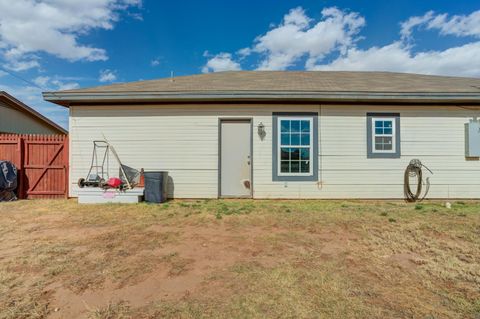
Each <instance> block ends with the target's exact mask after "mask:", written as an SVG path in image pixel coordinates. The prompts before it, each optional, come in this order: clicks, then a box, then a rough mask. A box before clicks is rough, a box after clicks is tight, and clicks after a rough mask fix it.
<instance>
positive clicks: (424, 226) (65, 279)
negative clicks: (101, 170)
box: [0, 200, 480, 318]
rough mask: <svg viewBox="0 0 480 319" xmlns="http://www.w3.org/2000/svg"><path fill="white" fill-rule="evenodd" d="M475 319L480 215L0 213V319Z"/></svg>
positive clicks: (118, 209)
mask: <svg viewBox="0 0 480 319" xmlns="http://www.w3.org/2000/svg"><path fill="white" fill-rule="evenodd" d="M265 317H269V318H480V204H479V203H476V202H454V203H453V205H452V208H451V209H447V208H445V207H444V206H443V203H440V202H429V203H422V204H406V203H403V202H373V201H365V202H361V201H278V200H276V201H252V200H225V201H223V200H190V201H171V202H168V203H165V204H161V205H148V204H138V205H78V204H77V203H76V201H75V200H68V201H66V200H65V201H63V200H58V201H53V200H52V201H40V200H37V201H18V202H14V203H1V204H0V318H265Z"/></svg>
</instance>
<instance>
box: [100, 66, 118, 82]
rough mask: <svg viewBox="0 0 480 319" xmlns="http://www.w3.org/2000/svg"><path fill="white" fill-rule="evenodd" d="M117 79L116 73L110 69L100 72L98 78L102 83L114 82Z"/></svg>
mask: <svg viewBox="0 0 480 319" xmlns="http://www.w3.org/2000/svg"><path fill="white" fill-rule="evenodd" d="M116 79H117V74H116V71H112V70H109V69H106V70H100V76H99V77H98V81H100V82H102V83H103V82H113V81H115V80H116Z"/></svg>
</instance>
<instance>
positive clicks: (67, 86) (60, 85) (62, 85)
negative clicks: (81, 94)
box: [52, 80, 80, 91]
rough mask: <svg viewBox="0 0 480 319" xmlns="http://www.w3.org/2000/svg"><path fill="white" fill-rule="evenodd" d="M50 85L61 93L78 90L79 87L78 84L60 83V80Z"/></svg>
mask: <svg viewBox="0 0 480 319" xmlns="http://www.w3.org/2000/svg"><path fill="white" fill-rule="evenodd" d="M52 84H53V85H55V86H56V87H57V90H59V91H62V90H73V89H78V88H79V87H80V84H78V83H77V82H62V81H60V80H53V81H52Z"/></svg>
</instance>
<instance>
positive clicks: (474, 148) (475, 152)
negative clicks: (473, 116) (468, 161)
mask: <svg viewBox="0 0 480 319" xmlns="http://www.w3.org/2000/svg"><path fill="white" fill-rule="evenodd" d="M465 156H466V157H480V122H479V121H477V120H470V121H469V122H468V123H465Z"/></svg>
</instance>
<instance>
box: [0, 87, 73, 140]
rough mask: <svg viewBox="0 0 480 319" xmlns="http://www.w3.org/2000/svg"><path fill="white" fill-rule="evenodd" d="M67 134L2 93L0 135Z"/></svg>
mask: <svg viewBox="0 0 480 319" xmlns="http://www.w3.org/2000/svg"><path fill="white" fill-rule="evenodd" d="M2 133H9V134H11V133H15V134H67V131H66V130H65V129H63V128H62V127H61V126H59V125H57V124H56V123H54V122H53V121H51V120H49V119H48V118H46V117H45V116H43V115H41V114H40V113H38V112H37V111H35V110H34V109H32V108H31V107H29V106H28V105H25V104H24V103H22V102H20V101H19V100H17V99H16V98H14V97H13V96H11V95H10V94H8V93H7V92H4V91H0V134H2Z"/></svg>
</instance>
